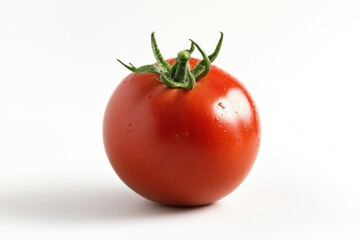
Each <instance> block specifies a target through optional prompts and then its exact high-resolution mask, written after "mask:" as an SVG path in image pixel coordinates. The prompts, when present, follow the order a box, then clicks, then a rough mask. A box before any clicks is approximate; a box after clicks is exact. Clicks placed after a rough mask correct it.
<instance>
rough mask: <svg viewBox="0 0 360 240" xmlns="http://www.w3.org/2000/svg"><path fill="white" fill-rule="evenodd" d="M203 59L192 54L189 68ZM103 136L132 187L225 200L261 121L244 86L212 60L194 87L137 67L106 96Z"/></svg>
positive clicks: (183, 200)
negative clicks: (139, 71)
mask: <svg viewBox="0 0 360 240" xmlns="http://www.w3.org/2000/svg"><path fill="white" fill-rule="evenodd" d="M173 62H174V59H171V60H169V63H173ZM198 62H199V60H197V59H193V58H192V59H190V66H191V67H193V66H195V65H196V64H197V63H198ZM103 138H104V145H105V150H106V153H107V156H108V158H109V160H110V163H111V165H112V167H113V168H114V170H115V172H116V173H117V175H118V176H119V177H120V178H121V179H122V180H123V182H124V183H125V184H126V185H128V186H129V187H130V188H131V189H133V190H134V191H135V192H137V193H138V194H140V195H141V196H143V197H145V198H147V199H149V200H152V201H155V202H158V203H161V204H165V205H173V206H197V205H206V204H210V203H213V202H215V201H217V200H219V199H221V198H223V197H224V196H226V195H227V194H229V193H230V192H232V191H233V190H234V189H235V188H236V187H237V186H238V185H239V184H240V183H241V182H242V181H243V180H244V178H245V177H246V176H247V174H248V173H249V171H250V169H251V167H252V165H253V163H254V161H255V159H256V156H257V153H258V150H259V143H260V121H259V116H258V112H257V109H256V105H255V103H254V101H253V100H252V98H251V96H250V94H249V93H248V91H247V90H246V89H245V87H244V85H243V84H241V83H240V82H239V81H238V80H237V79H235V78H234V77H232V76H231V75H229V74H228V73H226V72H224V71H223V70H221V69H219V68H217V67H216V66H214V65H212V66H211V69H210V72H209V73H208V74H207V75H206V76H205V77H204V78H202V79H201V80H199V81H198V82H197V83H196V85H195V88H194V89H193V90H184V89H179V88H169V87H167V86H165V85H164V84H162V83H161V82H160V81H159V76H158V75H157V74H154V73H144V74H135V73H132V74H130V75H128V76H127V77H126V78H125V79H124V80H123V81H122V82H121V83H120V84H119V85H118V87H117V88H116V89H115V91H114V93H113V94H112V96H111V98H110V100H109V103H108V105H107V108H106V111H105V116H104V124H103Z"/></svg>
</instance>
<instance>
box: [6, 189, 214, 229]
mask: <svg viewBox="0 0 360 240" xmlns="http://www.w3.org/2000/svg"><path fill="white" fill-rule="evenodd" d="M214 205H216V204H212V205H208V206H202V207H186V208H184V207H169V206H163V205H160V204H157V203H154V202H151V201H148V200H146V199H144V198H142V197H140V196H138V195H136V194H135V193H133V192H131V191H130V190H128V189H125V188H118V187H114V188H109V187H107V188H89V187H87V188H84V187H65V186H64V187H63V188H60V189H59V188H56V189H54V188H48V187H44V188H36V189H31V190H26V191H17V192H16V191H13V192H11V193H8V194H6V195H5V196H1V197H0V214H1V216H2V217H5V218H7V219H9V220H10V219H13V220H31V221H34V220H39V221H47V222H49V221H50V222H51V221H54V222H76V221H79V222H84V221H85V222H86V221H94V222H97V221H107V220H109V221H114V220H119V221H122V220H126V221H131V220H134V221H137V220H141V219H154V218H162V217H169V216H176V215H184V214H188V213H190V212H198V211H203V210H205V209H207V208H211V206H214Z"/></svg>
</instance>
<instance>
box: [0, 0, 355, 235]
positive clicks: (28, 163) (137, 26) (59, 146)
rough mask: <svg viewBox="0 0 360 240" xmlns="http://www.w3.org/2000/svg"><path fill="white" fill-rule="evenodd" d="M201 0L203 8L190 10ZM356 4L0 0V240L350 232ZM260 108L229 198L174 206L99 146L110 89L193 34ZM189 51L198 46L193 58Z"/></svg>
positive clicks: (352, 232) (313, 0) (225, 0)
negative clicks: (241, 178)
mask: <svg viewBox="0 0 360 240" xmlns="http://www.w3.org/2000/svg"><path fill="white" fill-rule="evenodd" d="M201 8H202V9H201ZM359 12H360V2H359V1H357V0H353V1H350V0H349V1H348V0H333V1H320V0H311V1H310V0H308V1H307V0H305V1H286V0H282V1H281V0H274V1H261V0H256V1H228V0H223V1H193V0H183V1H179V2H178V3H175V2H172V1H140V0H139V1H118V0H116V1H115V0H114V1H82V0H75V1H70V0H64V1H45V0H44V1H40V0H37V1H19V0H12V1H5V0H1V1H0V239H25V238H26V239H29V238H30V239H32V238H34V239H35V238H36V239H79V238H81V239H82V238H84V239H85V237H86V239H100V238H101V239H145V238H150V239H153V238H154V239H155V238H156V239H195V238H197V239H208V238H210V239H359V238H360V229H359V225H360V224H359V223H360V206H359V202H360V191H359V182H360V175H359V169H360V163H359V161H360V154H359V137H358V136H359V134H360V127H359V122H360V117H359V102H360V101H359V100H360V97H359V93H358V92H359V82H360V71H359V66H360V47H359V46H360V44H359V43H360V33H359V29H360V17H359ZM220 30H221V31H223V32H224V33H225V40H224V44H223V49H222V51H221V52H220V55H219V57H218V59H217V60H216V62H215V63H214V64H216V65H217V66H219V67H221V68H223V69H225V70H226V71H228V72H230V73H231V74H232V75H235V76H237V77H238V78H239V79H240V80H241V81H242V82H243V83H244V84H245V85H246V86H247V88H248V89H249V90H250V92H251V93H252V95H253V97H254V99H255V101H256V102H257V105H258V108H259V112H260V116H261V120H262V128H263V138H262V145H261V151H260V154H259V157H258V159H257V162H256V164H255V166H254V168H253V169H252V172H251V174H250V175H249V176H248V178H247V179H246V180H245V182H243V184H242V185H241V186H240V188H238V189H237V190H236V191H235V192H234V193H233V194H231V195H229V196H228V197H226V198H225V199H223V200H221V201H220V202H218V203H216V204H214V205H211V206H208V207H203V208H196V209H173V208H166V207H161V206H158V205H156V204H153V203H150V202H148V201H146V200H144V199H142V198H141V197H138V196H137V195H136V194H134V193H132V192H131V191H130V190H129V189H128V188H126V187H125V186H124V185H123V184H122V183H121V182H120V180H118V178H117V177H116V175H115V173H114V172H113V170H112V169H111V167H110V164H109V163H108V161H107V158H106V156H105V153H104V149H103V145H102V134H101V127H102V116H103V112H104V109H105V106H106V103H107V101H108V99H109V97H110V94H111V93H112V91H113V90H114V88H115V87H116V85H117V84H118V83H119V81H120V80H121V79H122V78H123V77H125V76H126V75H127V74H128V73H129V72H128V71H127V70H126V69H124V68H123V67H122V66H120V65H119V64H118V63H117V62H116V61H115V59H116V58H121V59H123V60H124V61H131V62H132V63H134V64H135V65H142V64H146V63H151V62H153V61H154V60H153V56H152V52H151V49H150V40H149V37H150V33H151V32H152V31H156V33H157V39H158V42H159V45H160V48H161V50H162V52H163V54H164V55H165V57H167V58H170V57H173V56H175V54H176V53H177V52H178V51H179V50H181V49H184V48H187V47H188V46H189V41H188V40H187V39H188V38H192V39H194V40H196V41H197V42H198V43H199V44H200V45H201V46H202V47H203V48H204V49H205V50H207V51H208V52H210V51H211V50H212V49H213V47H214V46H215V44H216V41H217V39H218V37H219V33H218V31H220ZM199 56H200V55H198V57H199Z"/></svg>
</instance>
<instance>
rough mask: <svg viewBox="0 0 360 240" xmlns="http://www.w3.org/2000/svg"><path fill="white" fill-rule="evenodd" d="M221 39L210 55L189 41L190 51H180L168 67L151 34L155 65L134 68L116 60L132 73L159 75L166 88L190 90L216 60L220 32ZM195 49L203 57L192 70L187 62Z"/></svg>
mask: <svg viewBox="0 0 360 240" xmlns="http://www.w3.org/2000/svg"><path fill="white" fill-rule="evenodd" d="M220 33H221V37H220V39H219V41H218V43H217V45H216V48H215V50H214V52H213V53H212V54H210V55H206V53H205V52H204V51H203V50H202V49H201V47H200V46H199V45H198V44H197V43H196V42H194V41H193V40H191V39H190V41H191V46H190V49H187V50H183V51H180V52H179V53H178V55H177V58H176V61H175V62H174V64H173V65H170V64H169V63H168V62H167V61H166V60H165V59H164V58H163V56H162V55H161V53H160V50H159V48H158V45H157V43H156V40H155V33H154V32H153V33H152V34H151V47H152V50H153V52H154V56H155V59H156V64H155V65H152V64H150V65H144V66H141V67H138V68H137V67H135V66H134V65H132V64H131V63H129V65H127V64H125V63H123V62H122V61H120V60H119V59H117V60H118V61H119V62H120V63H121V64H122V65H123V66H124V67H126V68H127V69H129V70H130V71H132V72H134V73H138V74H141V73H146V72H151V73H156V74H159V76H160V80H161V82H162V83H164V84H165V85H166V86H168V87H170V88H183V89H187V90H191V89H193V88H194V86H195V82H196V81H198V80H199V79H201V78H203V77H205V76H206V74H208V72H209V71H210V64H211V63H212V62H213V61H214V60H215V59H216V57H217V56H218V54H219V52H220V48H221V44H222V41H223V37H224V34H223V33H222V32H220ZM195 48H197V49H198V50H199V52H200V54H201V56H202V57H203V60H202V61H200V62H199V63H198V64H197V65H196V66H195V67H194V68H193V69H191V68H190V64H189V60H190V57H191V54H192V52H193V51H194V50H195Z"/></svg>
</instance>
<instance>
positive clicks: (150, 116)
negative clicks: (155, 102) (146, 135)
mask: <svg viewBox="0 0 360 240" xmlns="http://www.w3.org/2000/svg"><path fill="white" fill-rule="evenodd" d="M154 116H155V114H154V112H149V113H148V114H147V117H148V118H154Z"/></svg>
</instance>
